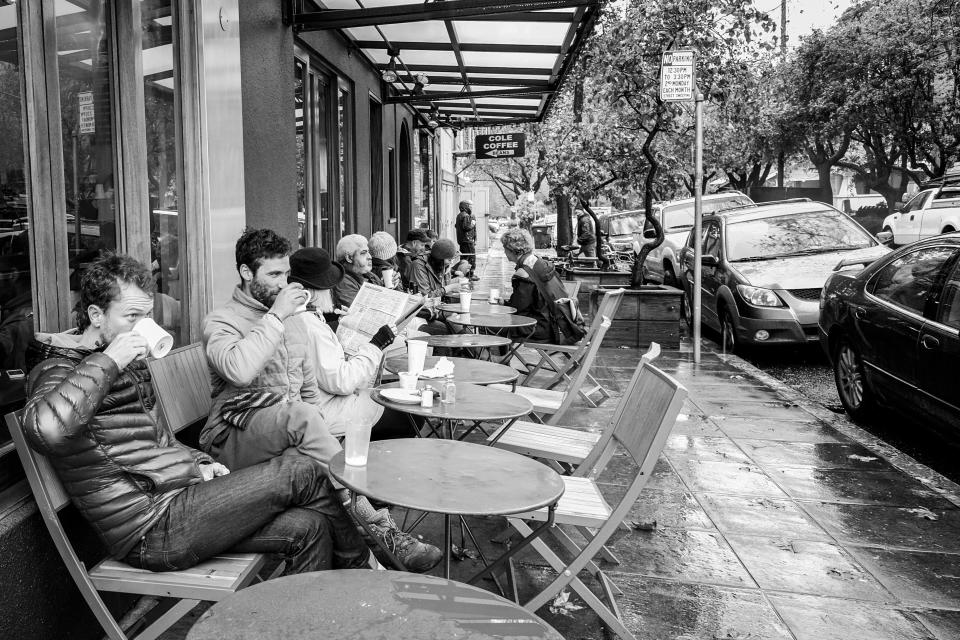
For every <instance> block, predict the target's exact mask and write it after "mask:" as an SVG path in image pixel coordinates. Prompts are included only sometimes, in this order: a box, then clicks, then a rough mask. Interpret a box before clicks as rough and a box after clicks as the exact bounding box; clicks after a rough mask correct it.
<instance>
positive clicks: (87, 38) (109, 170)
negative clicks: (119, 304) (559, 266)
mask: <svg viewBox="0 0 960 640" xmlns="http://www.w3.org/2000/svg"><path fill="white" fill-rule="evenodd" d="M55 7H56V27H57V75H58V79H59V85H60V111H61V114H60V118H61V126H62V130H63V166H64V182H65V192H66V205H67V206H66V211H67V226H68V231H67V239H68V241H69V246H70V250H69V251H70V269H71V274H70V290H71V293H72V297H73V300H71V302H74V303H75V302H76V300H77V299H78V297H79V288H80V275H81V274H82V272H83V269H84V266H85V265H86V264H87V263H88V262H90V261H91V260H93V259H95V258H96V257H97V255H98V254H99V253H100V251H101V250H104V249H116V247H117V218H116V216H117V207H116V195H115V193H116V192H115V184H116V183H115V180H116V172H115V167H114V161H115V158H116V157H117V154H116V150H115V140H114V138H113V130H114V125H115V122H114V116H115V114H114V112H113V91H112V84H111V76H112V75H113V74H112V71H113V69H112V66H113V62H112V55H113V52H112V41H111V38H110V33H111V30H112V25H111V24H110V12H109V10H108V3H107V2H106V0H90V2H87V3H85V4H84V5H80V4H73V3H69V2H58V3H56V5H55Z"/></svg>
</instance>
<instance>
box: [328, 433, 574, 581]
mask: <svg viewBox="0 0 960 640" xmlns="http://www.w3.org/2000/svg"><path fill="white" fill-rule="evenodd" d="M330 474H331V475H332V476H333V477H334V478H336V479H337V480H338V481H339V482H340V483H342V484H343V485H344V486H345V487H347V488H348V489H350V490H351V491H353V492H354V493H355V494H360V495H364V496H367V497H368V498H372V499H373V500H377V501H380V502H384V503H386V504H391V505H396V506H398V507H406V508H407V509H414V510H417V511H423V512H425V513H442V514H443V516H444V550H443V552H444V574H443V575H444V577H447V578H449V577H450V551H451V544H452V542H453V541H452V539H451V529H450V526H451V519H452V518H453V517H461V520H460V522H461V525H463V526H464V528H465V530H466V531H467V532H468V533H469V536H470V538H471V540H472V541H473V544H474V546H476V547H477V550H478V551H479V550H480V547H479V545H478V544H477V542H476V540H475V539H474V537H473V533H472V532H470V529H469V527H468V526H467V525H466V523H465V522H464V521H463V520H462V516H466V515H474V516H498V515H509V514H514V513H525V512H527V511H535V510H537V509H541V508H543V507H549V508H550V515H551V518H550V519H551V520H552V514H553V509H554V508H555V506H556V504H557V501H559V500H560V497H561V496H562V495H563V491H564V482H563V478H561V477H560V474H558V473H557V472H556V471H554V470H553V469H551V468H550V467H548V466H547V465H545V464H542V463H540V462H537V461H536V460H533V459H532V458H527V457H526V456H522V455H520V454H518V453H513V452H512V451H506V450H503V449H498V448H496V447H488V446H486V445H481V444H473V443H470V442H455V441H450V440H436V439H423V438H401V439H398V440H379V441H377V442H371V443H370V449H369V452H368V454H367V464H366V465H365V466H363V467H353V466H348V465H345V464H344V454H343V452H342V451H341V452H338V453H337V454H336V455H335V456H334V457H333V458H332V459H331V460H330ZM361 524H363V523H361ZM551 524H552V523H551ZM542 533H543V529H542V528H540V527H538V529H537V530H536V531H534V533H533V534H532V535H531V536H529V537H528V538H525V539H524V540H523V541H521V543H519V544H518V545H515V546H526V545H528V544H529V543H530V542H532V541H533V540H534V539H535V538H537V537H538V536H539V535H542ZM371 537H372V538H375V536H371ZM515 546H511V548H510V549H509V550H508V551H507V553H506V554H504V555H503V556H501V557H500V558H499V559H497V560H496V561H495V562H494V563H493V564H490V565H487V562H486V558H484V557H483V555H482V553H481V555H480V557H481V560H483V562H484V565H486V567H485V568H484V569H483V570H481V571H480V572H479V573H477V574H476V575H474V576H473V577H472V578H470V580H468V582H470V583H473V582H475V581H476V580H478V579H479V578H480V577H482V576H483V575H486V574H487V573H489V572H490V570H491V567H494V566H501V565H502V564H504V563H506V560H507V559H508V558H510V557H512V556H513V555H514V554H515V553H516V549H515ZM391 555H392V554H391ZM394 560H395V558H394ZM397 564H400V563H399V562H397ZM401 566H402V565H401Z"/></svg>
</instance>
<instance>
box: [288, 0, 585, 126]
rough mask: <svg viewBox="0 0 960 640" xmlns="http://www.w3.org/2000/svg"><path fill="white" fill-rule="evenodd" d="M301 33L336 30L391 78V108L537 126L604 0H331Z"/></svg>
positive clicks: (307, 17) (298, 18)
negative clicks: (404, 106) (401, 105)
mask: <svg viewBox="0 0 960 640" xmlns="http://www.w3.org/2000/svg"><path fill="white" fill-rule="evenodd" d="M324 4H325V7H326V8H325V9H321V10H318V11H312V12H307V13H298V14H296V15H295V16H294V28H295V29H296V30H299V31H316V30H323V29H338V30H340V31H341V32H342V33H344V34H345V35H346V36H347V38H349V39H350V40H352V42H353V44H355V45H356V46H357V48H359V49H360V51H362V52H363V54H364V55H365V56H366V57H367V58H368V59H369V60H370V61H371V62H372V63H373V64H374V65H375V66H376V67H377V68H378V69H380V70H381V72H383V73H384V74H385V77H384V79H385V81H387V82H388V84H390V85H391V86H392V87H393V89H394V92H393V93H394V95H392V96H391V97H388V98H387V99H386V102H387V103H408V104H410V105H411V106H412V107H414V108H415V109H417V111H419V112H420V113H421V115H422V117H423V121H424V122H425V123H426V122H428V121H431V124H432V122H437V123H438V124H439V125H440V126H460V125H463V126H477V125H493V124H516V123H523V122H537V121H540V120H541V119H542V118H543V117H544V116H545V115H546V112H547V110H548V108H549V106H550V103H551V101H552V99H553V95H554V94H555V93H556V91H557V90H558V89H559V88H560V84H561V82H562V81H563V78H564V75H565V74H566V73H567V71H568V69H569V68H570V67H571V66H572V64H573V62H574V60H575V59H576V56H577V53H578V51H579V49H580V46H581V44H582V42H583V41H584V40H585V39H586V37H587V36H588V35H589V33H590V31H591V29H592V28H593V24H594V21H595V20H596V15H597V12H598V10H599V5H598V0H440V1H434V2H427V3H422V4H419V3H418V4H411V3H410V0H326V2H325V3H324Z"/></svg>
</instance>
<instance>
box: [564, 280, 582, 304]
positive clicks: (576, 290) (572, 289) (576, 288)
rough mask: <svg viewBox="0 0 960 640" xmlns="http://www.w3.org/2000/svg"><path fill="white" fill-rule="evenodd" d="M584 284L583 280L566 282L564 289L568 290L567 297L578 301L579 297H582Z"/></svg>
mask: <svg viewBox="0 0 960 640" xmlns="http://www.w3.org/2000/svg"><path fill="white" fill-rule="evenodd" d="M582 284H583V281H582V280H572V281H571V280H564V281H563V288H564V289H566V290H567V297H568V298H570V299H572V300H576V299H577V296H578V295H580V285H582Z"/></svg>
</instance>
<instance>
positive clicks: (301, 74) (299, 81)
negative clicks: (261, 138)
mask: <svg viewBox="0 0 960 640" xmlns="http://www.w3.org/2000/svg"><path fill="white" fill-rule="evenodd" d="M306 81H307V65H306V63H305V62H303V61H302V60H295V61H294V63H293V109H294V121H295V122H296V128H297V134H296V135H297V138H296V139H297V148H296V155H297V223H298V225H299V227H300V233H299V238H300V246H301V247H308V246H312V245H313V244H314V239H313V225H312V224H307V170H306V166H307V150H306V147H307V139H306V135H305V134H306V131H307V127H306V126H305V125H306V117H307V104H306V100H305V99H304V98H305V95H304V93H305V85H306Z"/></svg>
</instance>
